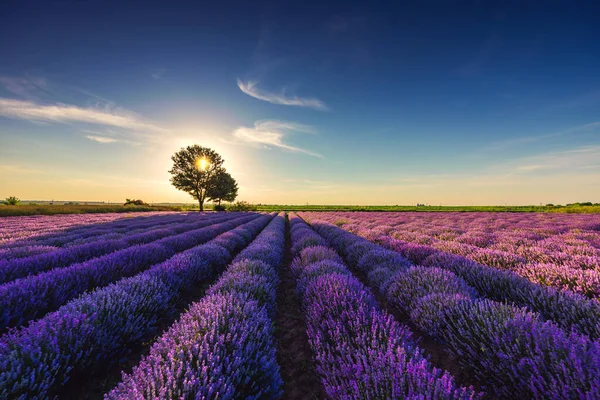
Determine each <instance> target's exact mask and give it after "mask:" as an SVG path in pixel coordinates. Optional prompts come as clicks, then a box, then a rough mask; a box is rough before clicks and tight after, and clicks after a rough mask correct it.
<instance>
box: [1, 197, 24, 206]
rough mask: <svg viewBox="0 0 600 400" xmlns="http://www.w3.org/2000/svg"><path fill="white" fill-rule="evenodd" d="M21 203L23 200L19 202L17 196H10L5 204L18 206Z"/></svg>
mask: <svg viewBox="0 0 600 400" xmlns="http://www.w3.org/2000/svg"><path fill="white" fill-rule="evenodd" d="M20 202H21V200H19V199H18V198H16V197H15V196H10V197H7V198H6V201H5V202H4V204H6V205H7V206H16V205H17V204H19V203H20Z"/></svg>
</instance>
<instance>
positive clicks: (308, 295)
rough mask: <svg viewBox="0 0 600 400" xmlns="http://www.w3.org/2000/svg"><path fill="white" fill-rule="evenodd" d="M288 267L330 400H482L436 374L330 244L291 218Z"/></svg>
mask: <svg viewBox="0 0 600 400" xmlns="http://www.w3.org/2000/svg"><path fill="white" fill-rule="evenodd" d="M290 224H291V235H292V243H293V247H292V252H293V254H294V255H295V259H294V261H293V263H292V266H291V269H292V273H293V275H294V276H295V277H296V279H297V294H298V297H299V299H300V303H301V305H302V310H303V314H304V317H305V320H306V324H307V334H308V338H309V342H310V345H311V347H312V350H313V352H314V359H315V363H316V368H317V373H318V374H319V375H320V376H321V378H322V381H323V383H324V385H325V390H326V392H327V394H328V396H329V397H330V398H335V399H338V398H344V399H346V398H348V399H350V398H352V399H356V398H365V399H370V398H378V399H379V398H381V399H384V398H425V399H467V398H477V397H479V396H480V395H479V394H477V393H475V392H474V390H473V388H461V387H459V386H457V385H456V383H455V382H454V379H453V378H452V377H451V376H450V375H449V374H448V373H447V372H443V371H441V370H439V369H437V368H433V367H432V366H431V364H430V363H429V362H428V361H427V360H426V358H425V357H424V355H423V353H422V351H421V350H420V349H419V347H418V346H417V345H416V344H415V341H414V340H413V338H412V334H411V332H410V331H409V330H408V329H407V328H406V327H404V326H402V325H400V324H399V323H398V322H396V321H395V320H394V319H393V318H392V317H391V316H390V315H389V314H387V313H386V312H384V311H383V310H381V309H380V308H379V306H378V304H377V302H376V300H375V298H374V297H373V295H372V294H371V293H370V292H369V291H368V290H367V289H366V288H365V287H364V286H363V285H362V284H361V283H360V282H359V281H358V280H357V279H356V278H354V277H353V276H352V274H351V273H350V272H349V270H348V268H346V266H345V265H344V262H343V261H342V259H341V258H340V256H339V255H338V254H337V253H336V252H335V251H334V250H332V249H331V248H329V247H328V244H327V241H325V240H324V239H323V238H322V237H321V236H319V235H318V234H317V233H315V232H314V231H313V230H312V229H310V228H309V227H308V226H307V225H306V224H305V223H304V221H302V219H300V218H298V217H297V216H292V218H291V220H290Z"/></svg>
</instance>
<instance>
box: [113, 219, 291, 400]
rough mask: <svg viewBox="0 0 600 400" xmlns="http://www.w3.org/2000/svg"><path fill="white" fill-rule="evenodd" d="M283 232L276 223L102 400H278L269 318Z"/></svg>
mask: <svg viewBox="0 0 600 400" xmlns="http://www.w3.org/2000/svg"><path fill="white" fill-rule="evenodd" d="M284 228H285V220H284V217H283V216H282V215H279V216H277V217H275V219H274V220H273V221H271V223H270V224H269V225H268V226H267V227H266V228H265V230H264V231H263V232H262V233H261V234H260V235H259V236H258V237H257V238H256V239H255V240H254V241H253V242H252V243H251V244H250V246H248V247H247V248H246V249H245V250H244V251H243V252H242V253H241V254H239V255H238V256H237V257H236V260H235V261H234V262H233V264H231V265H230V266H229V267H228V268H227V270H226V271H225V273H224V274H223V276H222V277H221V278H220V279H219V281H218V282H217V283H216V284H214V285H213V286H212V287H211V288H210V289H209V290H208V292H207V296H206V297H205V298H204V299H202V300H201V301H199V302H197V303H195V304H193V305H192V306H191V307H190V310H189V311H188V312H187V313H185V314H184V315H183V316H182V317H181V319H180V320H179V321H178V322H177V323H176V324H174V325H173V326H172V327H171V328H170V329H169V330H168V331H167V332H166V333H165V334H163V336H162V337H161V338H159V339H158V341H157V342H156V343H155V344H154V345H153V346H152V348H151V349H150V354H149V355H148V356H146V357H145V358H144V359H143V360H142V361H141V363H140V364H139V365H138V366H137V367H135V368H134V370H133V372H132V373H131V374H126V375H124V377H123V381H122V382H121V383H120V384H119V385H118V386H117V387H116V388H114V389H113V390H112V391H111V392H109V393H108V394H107V395H106V396H105V398H106V399H124V398H126V399H148V398H166V397H168V398H197V399H198V398H205V399H209V398H210V399H212V398H219V399H238V398H252V399H277V398H279V397H280V396H281V387H282V384H283V382H282V381H281V377H280V376H279V366H278V365H277V362H276V357H275V343H274V340H273V328H272V321H271V317H272V316H273V312H274V309H275V292H276V287H277V282H278V272H277V268H278V266H279V264H280V263H281V260H282V258H283V247H284V243H285V238H284Z"/></svg>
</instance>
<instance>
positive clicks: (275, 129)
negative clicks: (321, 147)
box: [233, 120, 323, 158]
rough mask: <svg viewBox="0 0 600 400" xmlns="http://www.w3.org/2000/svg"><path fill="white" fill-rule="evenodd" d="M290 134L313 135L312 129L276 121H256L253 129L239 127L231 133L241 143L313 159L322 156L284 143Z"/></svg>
mask: <svg viewBox="0 0 600 400" xmlns="http://www.w3.org/2000/svg"><path fill="white" fill-rule="evenodd" d="M290 132H303V133H315V131H314V130H313V128H312V127H309V126H307V125H302V124H296V123H293V122H283V121H276V120H262V121H256V122H255V123H254V127H245V126H242V127H239V128H237V129H236V130H235V131H234V132H233V136H234V137H235V138H236V139H238V140H239V141H241V142H245V143H249V144H255V145H264V146H271V147H278V148H280V149H284V150H288V151H291V152H294V153H303V154H307V155H309V156H313V157H319V158H322V157H323V156H322V155H320V154H318V153H315V152H312V151H310V150H306V149H303V148H300V147H295V146H291V145H289V144H287V143H285V142H284V138H285V135H286V134H287V133H290Z"/></svg>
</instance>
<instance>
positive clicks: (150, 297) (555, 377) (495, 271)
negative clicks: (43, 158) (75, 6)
mask: <svg viewBox="0 0 600 400" xmlns="http://www.w3.org/2000/svg"><path fill="white" fill-rule="evenodd" d="M599 274H600V215H579V214H578V215H574V214H533V213H532V214H524V213H393V212H385V213H383V212H382V213H369V212H362V213H361V212H299V213H289V214H286V213H283V212H281V213H270V214H268V213H257V212H228V213H198V212H195V213H165V212H162V213H139V214H138V213H132V214H127V215H124V214H98V215H96V214H84V215H63V216H35V217H9V218H4V219H2V220H0V305H1V308H0V331H1V334H2V336H1V337H0V398H6V399H46V398H59V399H62V398H65V399H71V398H73V399H74V398H77V399H95V398H105V399H192V398H197V399H216V398H218V399H240V398H250V399H278V398H284V399H315V398H318V399H320V398H329V399H404V398H410V399H479V398H482V399H509V398H511V399H514V398H518V399H528V398H536V399H548V398H557V399H590V400H591V399H598V398H600V378H599V377H600V303H599V301H600V278H599V276H600V275H599Z"/></svg>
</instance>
